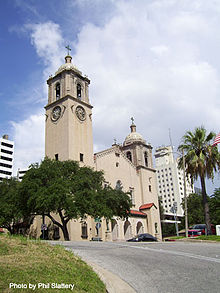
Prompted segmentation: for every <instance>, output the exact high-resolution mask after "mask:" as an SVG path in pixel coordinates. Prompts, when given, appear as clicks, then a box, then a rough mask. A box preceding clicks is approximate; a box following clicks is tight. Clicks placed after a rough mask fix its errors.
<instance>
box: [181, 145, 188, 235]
mask: <svg viewBox="0 0 220 293" xmlns="http://www.w3.org/2000/svg"><path fill="white" fill-rule="evenodd" d="M182 156H183V180H184V200H185V231H186V237H188V210H187V197H186V171H185V169H186V168H185V155H184V150H182Z"/></svg>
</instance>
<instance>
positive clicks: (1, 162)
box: [0, 134, 14, 180]
mask: <svg viewBox="0 0 220 293" xmlns="http://www.w3.org/2000/svg"><path fill="white" fill-rule="evenodd" d="M13 158H14V142H13V141H11V140H9V139H8V135H6V134H5V135H3V136H2V137H1V138H0V180H2V179H5V178H11V176H12V169H13Z"/></svg>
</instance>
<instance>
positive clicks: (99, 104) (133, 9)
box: [21, 0, 220, 150]
mask: <svg viewBox="0 0 220 293" xmlns="http://www.w3.org/2000/svg"><path fill="white" fill-rule="evenodd" d="M82 4H83V5H82V6H81V8H80V9H81V13H82V14H81V15H83V9H85V11H86V15H87V16H88V14H89V10H90V6H87V5H89V4H88V2H87V1H83V3H82ZM95 4H96V6H97V7H98V5H100V3H99V1H95ZM113 4H114V9H113V8H112V7H111V17H109V18H108V17H107V16H106V15H107V12H105V13H104V12H103V13H104V14H105V18H104V19H105V21H103V22H98V21H95V14H94V15H93V16H94V17H91V19H90V20H91V22H93V23H91V22H90V23H86V24H85V25H84V26H83V27H82V28H81V29H80V31H79V34H78V36H77V40H78V42H77V43H74V44H73V45H74V49H75V56H73V63H74V64H75V65H76V66H77V67H78V68H79V69H80V70H82V71H83V73H85V74H88V75H89V78H90V79H91V86H90V100H91V103H92V104H93V105H94V110H93V122H94V123H93V127H94V143H95V145H96V150H98V148H104V147H108V146H109V145H111V144H112V143H113V139H114V138H116V139H117V141H118V142H122V141H123V140H124V138H125V137H126V135H127V134H128V133H129V131H130V130H129V125H130V117H131V116H134V118H135V123H136V124H137V130H138V131H139V132H140V133H141V134H142V135H143V136H144V137H145V138H146V140H147V141H150V142H151V143H152V144H153V146H154V147H156V146H158V145H162V144H168V143H169V135H168V129H169V128H171V133H172V139H173V142H174V144H175V145H176V146H177V145H178V144H179V142H180V139H181V137H182V136H183V135H184V133H185V131H186V130H193V129H194V127H195V126H200V125H202V124H203V125H204V126H205V127H206V128H207V129H208V130H214V131H216V132H218V131H219V124H220V121H219V113H218V112H219V111H218V109H219V106H220V105H219V103H220V102H219V96H220V87H219V85H220V63H219V62H218V59H219V48H220V38H219V37H218V35H219V32H218V28H219V27H220V15H219V14H220V9H219V7H220V5H219V4H218V3H216V1H214V0H213V1H212V0H210V1H206V2H205V4H204V1H202V0H195V1H189V0H183V1H177V0H167V1H163V0H157V1H144V2H143V1H141V0H135V1H134V0H130V1H115V2H114V1H112V2H111V6H112V5H113ZM69 9H70V11H69V15H70V14H71V5H70V6H69ZM72 9H75V6H72ZM86 9H87V10H86ZM106 10H107V8H106ZM102 11H103V7H102ZM113 12H114V14H113ZM82 17H83V16H82ZM87 19H89V17H87ZM97 23H98V24H97ZM69 26H70V27H69V29H70V30H71V23H70V22H69ZM72 26H74V18H73V20H72ZM26 29H27V30H28V31H29V32H30V34H31V40H32V44H33V45H34V46H35V48H36V52H37V54H38V55H39V57H40V58H41V59H42V60H43V62H44V65H45V70H44V79H46V77H47V76H46V75H47V74H49V73H54V72H55V71H56V70H57V68H58V67H59V66H60V65H61V64H62V63H63V57H64V55H65V53H64V50H63V49H61V48H62V46H63V36H62V26H61V25H58V24H55V23H52V22H46V23H42V24H32V25H28V26H26ZM75 39H76V36H73V40H75ZM73 40H72V41H73ZM21 125H22V126H23V127H24V128H25V127H26V124H25V123H24V124H23V122H21Z"/></svg>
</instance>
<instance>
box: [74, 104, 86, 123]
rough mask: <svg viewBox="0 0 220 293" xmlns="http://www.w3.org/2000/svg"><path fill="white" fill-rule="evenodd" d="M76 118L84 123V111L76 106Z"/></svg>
mask: <svg viewBox="0 0 220 293" xmlns="http://www.w3.org/2000/svg"><path fill="white" fill-rule="evenodd" d="M76 116H77V117H78V118H79V120H81V121H84V120H85V119H86V111H85V109H84V108H83V107H82V106H77V107H76Z"/></svg>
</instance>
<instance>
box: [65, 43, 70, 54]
mask: <svg viewBox="0 0 220 293" xmlns="http://www.w3.org/2000/svg"><path fill="white" fill-rule="evenodd" d="M65 48H66V49H67V55H69V54H70V51H71V49H70V46H69V45H68V46H66V47H65Z"/></svg>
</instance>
